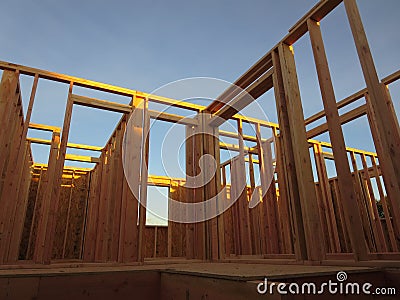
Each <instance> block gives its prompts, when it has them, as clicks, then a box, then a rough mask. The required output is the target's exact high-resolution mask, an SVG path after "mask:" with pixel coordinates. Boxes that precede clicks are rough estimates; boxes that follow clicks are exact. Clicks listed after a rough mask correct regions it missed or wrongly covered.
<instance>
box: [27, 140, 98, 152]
mask: <svg viewBox="0 0 400 300" xmlns="http://www.w3.org/2000/svg"><path fill="white" fill-rule="evenodd" d="M26 140H27V141H29V142H31V143H33V144H42V145H51V141H50V140H44V139H38V138H31V137H28V138H26ZM67 148H74V149H82V150H90V151H101V150H102V149H103V147H98V146H90V145H82V144H74V143H68V144H67Z"/></svg>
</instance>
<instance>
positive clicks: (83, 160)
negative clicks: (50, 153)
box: [65, 154, 100, 164]
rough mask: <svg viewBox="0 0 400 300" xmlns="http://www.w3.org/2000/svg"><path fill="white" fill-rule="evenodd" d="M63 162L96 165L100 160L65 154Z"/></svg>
mask: <svg viewBox="0 0 400 300" xmlns="http://www.w3.org/2000/svg"><path fill="white" fill-rule="evenodd" d="M65 160H70V161H80V162H88V163H96V164H97V163H99V162H100V159H99V158H98V157H92V156H84V155H75V154H66V155H65Z"/></svg>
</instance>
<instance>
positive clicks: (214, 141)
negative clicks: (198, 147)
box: [201, 113, 223, 260]
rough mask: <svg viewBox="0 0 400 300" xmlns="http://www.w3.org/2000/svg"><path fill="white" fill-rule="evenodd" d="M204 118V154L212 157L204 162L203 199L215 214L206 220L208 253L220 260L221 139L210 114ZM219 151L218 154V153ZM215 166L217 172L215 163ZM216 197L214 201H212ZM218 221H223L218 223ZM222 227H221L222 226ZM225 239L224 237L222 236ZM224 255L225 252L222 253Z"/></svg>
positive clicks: (207, 210) (209, 211) (210, 212)
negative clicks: (213, 125) (210, 123)
mask: <svg viewBox="0 0 400 300" xmlns="http://www.w3.org/2000/svg"><path fill="white" fill-rule="evenodd" d="M201 117H202V118H203V123H202V125H203V134H202V138H203V155H210V156H211V157H212V159H208V160H204V162H203V166H202V167H203V174H204V175H203V181H202V186H204V198H203V201H204V202H205V203H207V204H206V212H207V214H208V216H210V217H211V216H214V217H213V218H211V219H209V220H208V221H207V222H206V226H207V242H208V244H207V248H208V249H207V253H208V255H209V257H208V258H209V259H211V260H218V259H219V258H220V250H221V254H222V253H223V249H222V248H221V249H219V248H220V247H219V246H220V245H219V242H222V241H223V240H221V241H219V239H218V238H219V227H222V228H223V223H222V219H220V218H218V215H219V207H218V203H217V201H218V199H219V198H218V190H219V187H218V186H219V181H218V179H217V178H218V177H219V178H220V176H221V174H220V170H219V169H220V165H219V147H218V144H219V139H218V130H217V129H215V128H213V127H211V126H210V125H209V124H208V122H209V120H210V117H211V115H210V114H205V113H203V114H201ZM216 152H218V155H216ZM214 163H215V164H216V166H215V168H216V169H215V173H212V171H214V165H213V164H214ZM212 199H214V201H210V200H212ZM218 221H221V223H220V224H218ZM220 229H221V228H220ZM221 238H222V239H223V237H221ZM222 256H223V254H222Z"/></svg>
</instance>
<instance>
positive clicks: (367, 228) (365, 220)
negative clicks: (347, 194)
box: [350, 152, 374, 250]
mask: <svg viewBox="0 0 400 300" xmlns="http://www.w3.org/2000/svg"><path fill="white" fill-rule="evenodd" d="M350 159H351V163H352V165H353V174H354V181H355V183H356V184H355V187H356V190H357V195H358V197H357V201H358V208H359V211H360V215H361V222H362V225H363V228H364V233H365V234H364V239H365V240H366V242H367V244H368V247H369V249H370V250H372V249H373V248H374V244H373V237H372V234H373V233H372V227H371V224H370V221H369V211H368V209H367V206H366V203H365V200H366V199H365V195H364V191H363V186H362V182H361V177H360V172H359V170H358V166H357V160H356V156H355V153H354V152H350Z"/></svg>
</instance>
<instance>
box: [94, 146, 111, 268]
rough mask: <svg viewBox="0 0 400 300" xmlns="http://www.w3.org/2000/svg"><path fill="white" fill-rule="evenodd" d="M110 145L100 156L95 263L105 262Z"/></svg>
mask: <svg viewBox="0 0 400 300" xmlns="http://www.w3.org/2000/svg"><path fill="white" fill-rule="evenodd" d="M109 146H110V145H109V144H108V145H106V147H105V149H104V151H103V153H102V155H101V159H102V162H101V163H102V165H103V168H102V175H101V186H100V190H99V212H98V223H97V234H96V250H95V261H99V262H104V261H106V247H105V244H106V242H105V239H106V238H107V236H106V233H107V223H108V218H107V217H108V202H107V192H108V189H109V186H108V184H109V178H110V147H109Z"/></svg>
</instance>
